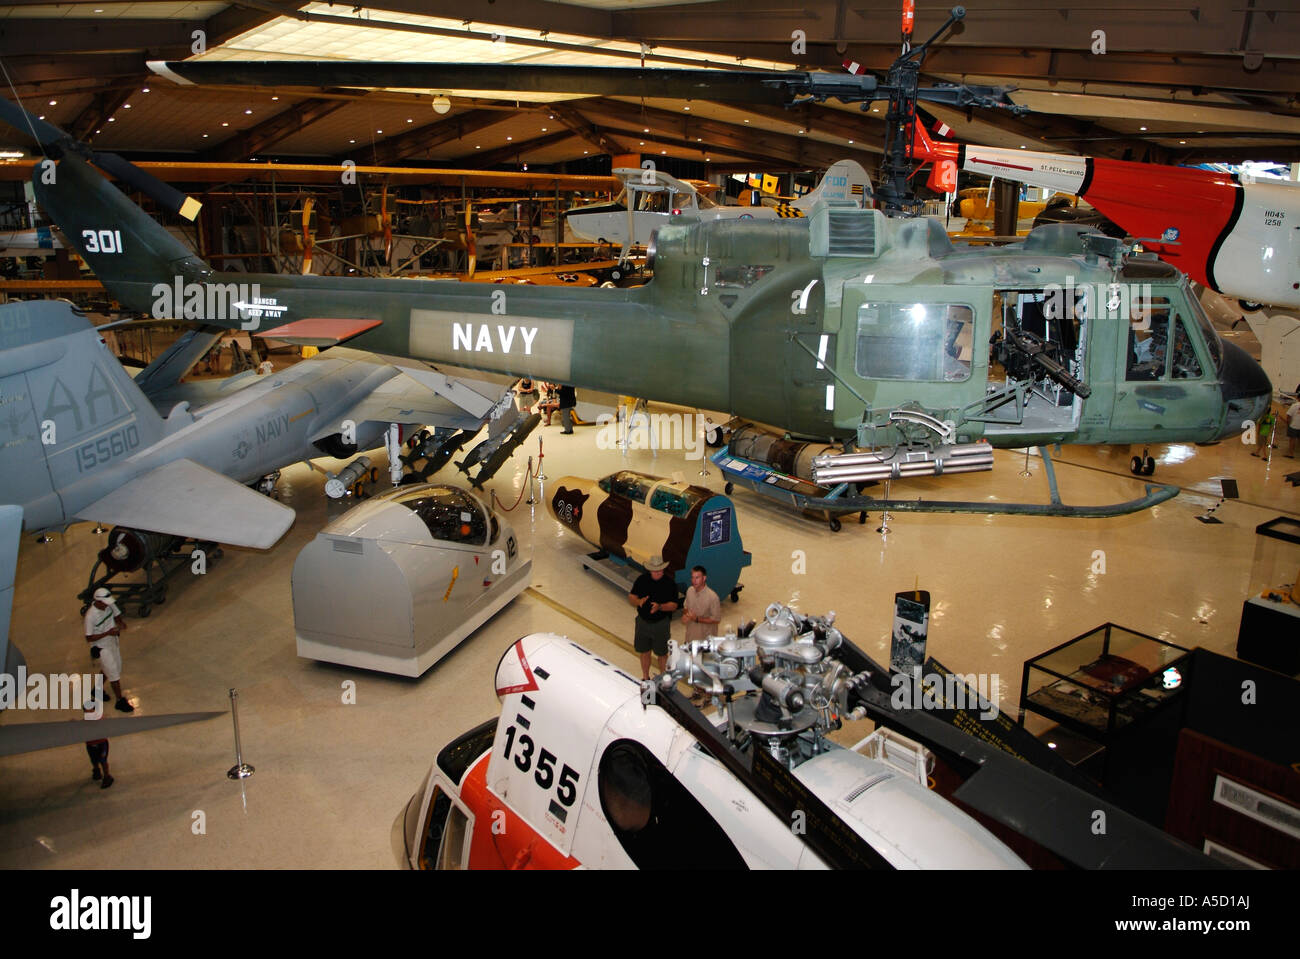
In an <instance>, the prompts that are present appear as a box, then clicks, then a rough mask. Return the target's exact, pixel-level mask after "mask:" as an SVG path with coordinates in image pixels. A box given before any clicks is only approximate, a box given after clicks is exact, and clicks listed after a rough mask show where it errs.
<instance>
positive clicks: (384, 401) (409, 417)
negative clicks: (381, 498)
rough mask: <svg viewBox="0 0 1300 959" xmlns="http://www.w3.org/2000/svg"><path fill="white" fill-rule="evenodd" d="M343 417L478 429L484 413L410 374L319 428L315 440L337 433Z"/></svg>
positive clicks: (384, 386) (401, 376)
mask: <svg viewBox="0 0 1300 959" xmlns="http://www.w3.org/2000/svg"><path fill="white" fill-rule="evenodd" d="M476 395H477V394H476ZM342 420H352V421H353V422H354V423H364V422H366V421H374V422H379V423H420V424H422V425H427V426H441V427H447V428H449V429H457V430H464V429H477V428H478V427H479V426H481V425H482V423H483V414H482V413H479V412H471V411H469V410H467V409H465V408H464V407H463V406H461V405H459V404H458V403H457V402H456V401H455V400H454V399H453V398H451V397H448V396H444V395H442V394H440V393H438V392H435V391H434V390H433V389H430V388H429V387H427V386H425V385H423V384H421V383H419V382H417V381H416V380H414V379H412V378H411V377H409V376H406V375H404V374H403V375H399V376H394V377H393V378H392V379H391V380H389V381H388V382H387V383H384V384H382V385H381V386H379V387H378V388H377V389H375V390H373V391H372V392H371V393H370V395H369V396H367V397H366V398H365V399H363V400H361V402H359V403H357V404H356V405H355V406H354V407H352V408H351V409H350V410H348V411H347V412H346V413H344V414H343V416H342V417H340V419H339V420H338V421H336V422H332V423H329V424H326V425H325V426H323V427H322V428H321V429H319V430H317V434H318V435H316V436H313V437H312V439H313V440H317V439H320V438H321V437H322V436H328V435H329V434H331V433H337V432H338V429H339V423H340V422H342Z"/></svg>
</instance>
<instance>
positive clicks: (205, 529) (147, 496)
mask: <svg viewBox="0 0 1300 959" xmlns="http://www.w3.org/2000/svg"><path fill="white" fill-rule="evenodd" d="M293 515H294V514H293V510H291V509H289V507H287V506H282V505H281V504H279V503H277V502H275V501H274V500H271V499H267V498H266V497H265V496H263V495H262V494H260V493H255V492H254V491H253V490H251V489H249V488H248V487H247V486H242V485H240V484H239V483H237V482H235V481H234V480H232V479H228V478H227V477H225V476H222V475H221V474H220V473H217V472H214V471H213V470H210V469H208V468H207V467H206V466H200V465H199V464H198V463H195V462H194V461H192V460H187V459H180V460H173V461H172V462H170V463H167V464H165V465H163V466H159V467H158V468H157V469H154V470H151V471H149V472H148V473H144V474H143V475H141V476H137V477H135V478H134V479H132V480H131V481H130V482H128V483H125V484H123V485H122V486H120V487H118V488H117V489H116V490H114V491H113V492H111V493H109V494H108V495H107V496H105V497H104V498H103V499H101V500H99V501H97V502H95V503H92V504H90V505H89V506H87V507H86V508H85V509H82V510H80V511H79V512H78V513H77V516H76V518H77V519H83V520H94V521H96V522H100V523H113V524H115V525H118V526H132V527H135V528H136V529H147V530H153V531H154V532H158V533H171V534H172V535H174V536H191V537H193V538H195V539H201V540H213V541H214V542H218V543H229V544H230V545H232V546H249V547H252V548H253V549H268V548H270V547H271V546H273V545H274V544H275V542H276V541H277V540H278V539H279V538H280V537H281V536H283V535H284V532H285V530H287V529H288V528H289V526H290V525H291V524H292V523H293Z"/></svg>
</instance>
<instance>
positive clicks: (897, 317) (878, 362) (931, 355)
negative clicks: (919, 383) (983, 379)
mask: <svg viewBox="0 0 1300 959" xmlns="http://www.w3.org/2000/svg"><path fill="white" fill-rule="evenodd" d="M974 328H975V314H974V312H973V311H972V310H971V308H970V307H968V306H962V305H959V304H956V303H864V304H863V305H862V306H861V307H859V308H858V349H857V359H856V363H855V368H856V370H857V373H858V375H859V376H861V377H863V378H866V379H884V380H944V381H950V382H952V381H961V380H967V379H970V370H971V355H972V334H973V332H974Z"/></svg>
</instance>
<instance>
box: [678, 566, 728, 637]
mask: <svg viewBox="0 0 1300 959" xmlns="http://www.w3.org/2000/svg"><path fill="white" fill-rule="evenodd" d="M708 582H709V574H708V571H707V570H705V568H704V567H703V566H693V567H691V585H690V586H688V587H687V588H686V601H685V603H683V606H684V608H685V610H686V611H685V612H684V613H682V622H683V623H685V624H686V642H688V643H689V642H690V641H691V640H693V639H704V638H706V637H708V636H713V635H715V633H714V629H713V627H714V626H716V625H718V623H720V622H722V604H721V603H719V602H718V594H717V593H715V592H714V591H713V590H711V589H709V586H708Z"/></svg>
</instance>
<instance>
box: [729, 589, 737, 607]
mask: <svg viewBox="0 0 1300 959" xmlns="http://www.w3.org/2000/svg"><path fill="white" fill-rule="evenodd" d="M729 595H730V596H731V601H732V602H733V603H739V602H740V587H739V586H733V587H732V588H731V593H730V594H729Z"/></svg>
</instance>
